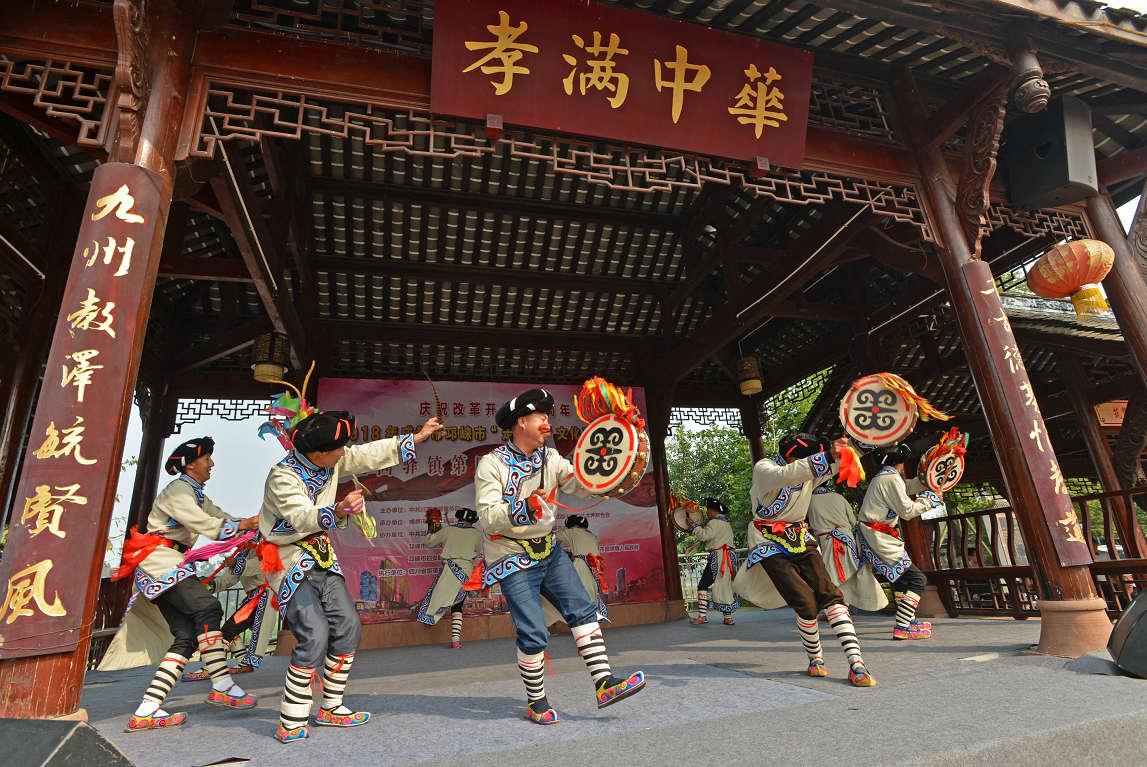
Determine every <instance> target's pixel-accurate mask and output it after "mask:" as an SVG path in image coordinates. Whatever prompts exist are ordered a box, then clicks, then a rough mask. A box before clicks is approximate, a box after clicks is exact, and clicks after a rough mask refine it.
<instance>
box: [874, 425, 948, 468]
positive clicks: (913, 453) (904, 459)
mask: <svg viewBox="0 0 1147 767" xmlns="http://www.w3.org/2000/svg"><path fill="white" fill-rule="evenodd" d="M942 436H944V433H943V432H937V433H935V434H929V435H928V436H927V437H920V438H919V439H914V440H912V441H911V442H901V443H900V444H899V445H886V446H885V447H878V448H876V449H875V450H873V451H872V452H870V453H868V457H869V458H871V459H872V462H873V463H875V464H876V465H877V466H895V465H896V464H898V463H908V462H909V461H913V460H915V459H917V458H919V457H920V456H922V455H924V454H925V453H926V452H928V451H929V450H930V449H931V448H933V447H935V446H936V445H937V444H938V443H939V442H940V438H941V437H942Z"/></svg>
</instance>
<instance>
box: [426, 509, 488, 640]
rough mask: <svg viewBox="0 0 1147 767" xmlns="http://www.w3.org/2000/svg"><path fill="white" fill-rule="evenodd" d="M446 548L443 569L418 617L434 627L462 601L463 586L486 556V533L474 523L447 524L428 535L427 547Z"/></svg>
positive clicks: (427, 592) (428, 593)
mask: <svg viewBox="0 0 1147 767" xmlns="http://www.w3.org/2000/svg"><path fill="white" fill-rule="evenodd" d="M439 546H441V547H442V555H441V556H442V569H441V570H440V571H439V572H438V575H437V576H435V578H434V583H432V584H430V588H429V589H427V590H426V596H424V597H423V598H422V602H421V603H420V604H419V605H418V620H419V621H421V622H422V623H425V624H426V625H428V626H433V625H434V624H436V623H437V622H438V619H439V618H441V617H442V615H443V614H444V613H445V612H446V611H447V610H449V609H450V608H451V607H453V606H454V605H456V604H457V603H458V602H461V601H462V598H463V597H464V596H465V592H464V591H463V590H462V585H463V584H464V583H466V581H467V580H469V578H470V573H471V572H472V571H473V570H474V565H475V564H477V562H478V558H479V557H480V556H481V555H482V554H481V552H482V533H480V532H478V530H476V529H475V528H474V526H473V525H467V524H464V523H459V524H456V525H445V526H443V527H442V528H441V529H440V530H437V531H435V532H433V533H427V535H426V548H427V549H436V548H438V547H439Z"/></svg>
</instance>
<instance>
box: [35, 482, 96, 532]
mask: <svg viewBox="0 0 1147 767" xmlns="http://www.w3.org/2000/svg"><path fill="white" fill-rule="evenodd" d="M56 489H57V490H63V491H64V494H63V495H52V488H50V487H49V486H48V485H37V486H36V494H35V495H33V496H32V497H31V498H25V499H24V514H23V515H22V516H21V517H20V521H21V522H23V523H24V524H28V523H29V521H31V520H34V521H35V524H34V525H29V527H28V537H30V538H35V537H36V536H37V535H39V534H40V533H42V532H44V531H45V530H47V531H48V532H50V533H51V534H52V535H54V536H56V537H57V538H65V537H67V535H68V534H67V533H66V532H64V531H63V530H61V529H60V517H61V516H63V514H64V507H63V504H64V503H78V504H80V505H81V506H82V505H84V504H86V503H87V502H88V499H87V498H85V497H84V496H82V495H76V491H77V490H79V489H80V486H79V485H78V484H76V485H68V486H67V487H57V488H56Z"/></svg>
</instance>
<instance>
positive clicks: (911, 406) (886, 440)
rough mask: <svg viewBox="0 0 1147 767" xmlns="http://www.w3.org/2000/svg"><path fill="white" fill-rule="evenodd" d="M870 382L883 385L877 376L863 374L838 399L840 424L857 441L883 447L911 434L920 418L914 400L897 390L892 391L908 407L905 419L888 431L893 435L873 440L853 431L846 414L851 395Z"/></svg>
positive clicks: (853, 395)
mask: <svg viewBox="0 0 1147 767" xmlns="http://www.w3.org/2000/svg"><path fill="white" fill-rule="evenodd" d="M872 382H879V383H881V385H883V381H881V380H880V377H879V376H877V375H870V376H864V377H863V378H858V379H857V380H856V381H854V382H853V383H852V385H851V386H849V387H848V391H847V392H846V393H845V395H844V396H843V397H841V399H840V423H841V425H843V426H844V431H845V433H846V434H848V436H850V437H852V438H853V439H854V440H856V441H857V442H860V443H863V444H865V445H872V446H874V447H885V446H887V445H894V444H896V443H897V442H900V441H901V440H903V439H904V438H905V437H907V436H908V435H909V434H911V433H912V430H913V429H914V428H916V422H917V421H918V420H919V418H920V411H919V408H918V407H917V405H916V403H915V402H913V401H911V400H909V399H907V398H906V397H904V395H902V394H900V393H899V392H893V393H894V394H896V396H897V397H898V398H899V399H900V400H901V401H902V402H904V403H905V405H906V406H907V407H908V414H907V416H906V417H905V418H906V420H905V421H901V423H900V427H899V428H896V429H893V430H892V431H890V432H889V434H890V435H893V436H891V437H888V436H881V437H880V438H879V439H877V440H873V439H872V438H871V437H869V436H867V435H862V434H860V433H859V432H857V431H854V428H855V427H853V425H852V423H851V419H850V418H849V417H848V415H849V413H848V407H849V404H850V403H851V402H852V399H853V397H855V396H856V393H857V391H859V390H860V388H861V387H864V386H866V385H868V384H869V383H872ZM885 388H887V387H885ZM889 391H892V390H891V389H889ZM905 425H907V428H905Z"/></svg>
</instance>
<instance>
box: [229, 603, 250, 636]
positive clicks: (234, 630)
mask: <svg viewBox="0 0 1147 767" xmlns="http://www.w3.org/2000/svg"><path fill="white" fill-rule="evenodd" d="M239 606H240V607H242V606H243V604H242V603H240V605H239ZM235 612H239V611H238V610H236V611H235ZM254 625H255V611H254V610H252V611H251V614H250V615H248V616H247V617H246V618H245V619H244V620H243V622H242V623H236V622H235V616H234V615H232V616H231V617H230V618H228V619H227V622H226V623H224V624H223V641H224V642H230V641H231V640H232V639H234V638H235V637H237V636H239V635H240V634H242V633H243V632H244V631H246V630H247V629H249V628H251V627H252V626H254Z"/></svg>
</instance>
